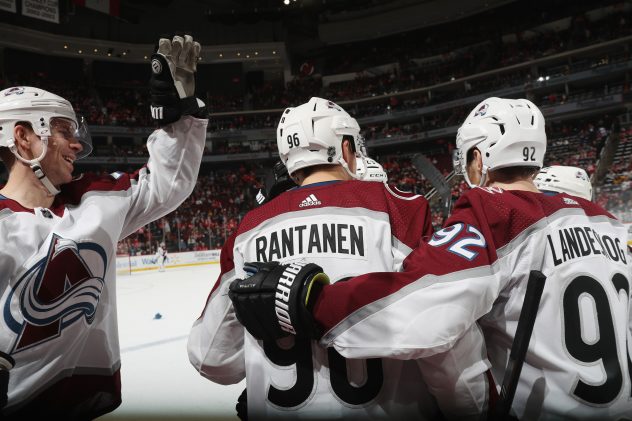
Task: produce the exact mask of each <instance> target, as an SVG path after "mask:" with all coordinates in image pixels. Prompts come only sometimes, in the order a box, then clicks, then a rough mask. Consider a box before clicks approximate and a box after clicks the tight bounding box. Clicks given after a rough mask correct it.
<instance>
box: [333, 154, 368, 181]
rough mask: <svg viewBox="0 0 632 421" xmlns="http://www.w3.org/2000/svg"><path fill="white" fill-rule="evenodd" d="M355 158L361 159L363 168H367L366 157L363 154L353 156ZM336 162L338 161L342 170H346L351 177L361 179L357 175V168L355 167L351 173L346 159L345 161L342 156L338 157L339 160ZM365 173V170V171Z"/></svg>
mask: <svg viewBox="0 0 632 421" xmlns="http://www.w3.org/2000/svg"><path fill="white" fill-rule="evenodd" d="M355 157H356V158H357V159H361V160H362V165H364V168H367V162H366V157H365V156H364V155H356V156H355ZM338 163H340V165H342V168H344V170H345V171H346V172H347V174H349V175H350V176H351V178H352V179H354V180H362V177H361V176H359V175H358V173H357V171H358V169H357V168H356V172H355V173H352V172H351V170H350V169H349V164H347V161H345V160H344V159H343V158H342V157H340V160H339V161H338ZM365 174H366V172H365Z"/></svg>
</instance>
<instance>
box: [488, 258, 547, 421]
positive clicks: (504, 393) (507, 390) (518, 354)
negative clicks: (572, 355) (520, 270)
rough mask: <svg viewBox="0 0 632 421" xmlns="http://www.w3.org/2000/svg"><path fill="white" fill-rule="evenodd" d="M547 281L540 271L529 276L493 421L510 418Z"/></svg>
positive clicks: (532, 272) (535, 271) (534, 271)
mask: <svg viewBox="0 0 632 421" xmlns="http://www.w3.org/2000/svg"><path fill="white" fill-rule="evenodd" d="M545 281H546V276H544V274H543V273H542V272H540V271H538V270H532V271H531V273H530V274H529V280H528V282H527V291H526V293H525V296H524V303H523V304H522V310H521V311H520V318H519V319H518V327H517V328H516V335H515V337H514V340H513V343H512V345H511V352H510V353H509V361H508V362H507V368H506V369H505V376H504V377H503V383H502V386H501V388H500V397H499V400H498V403H497V404H496V408H495V410H494V415H493V416H492V417H491V419H492V420H496V421H499V420H505V419H508V417H509V411H510V409H511V404H512V403H513V399H514V395H515V394H516V388H517V386H518V379H520V372H521V371H522V365H523V363H524V359H525V356H526V355H527V349H528V348H529V341H530V340H531V333H532V332H533V325H534V324H535V318H536V316H537V314H538V308H539V307H540V299H541V298H542V291H543V290H544V283H545Z"/></svg>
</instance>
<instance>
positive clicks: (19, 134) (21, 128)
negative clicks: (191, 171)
mask: <svg viewBox="0 0 632 421" xmlns="http://www.w3.org/2000/svg"><path fill="white" fill-rule="evenodd" d="M32 131H33V129H31V127H30V126H29V125H28V124H24V123H17V124H16V125H15V127H14V128H13V140H14V141H15V146H16V147H21V148H22V149H29V148H30V143H31V141H30V140H29V138H28V135H29V134H30V133H31V132H32Z"/></svg>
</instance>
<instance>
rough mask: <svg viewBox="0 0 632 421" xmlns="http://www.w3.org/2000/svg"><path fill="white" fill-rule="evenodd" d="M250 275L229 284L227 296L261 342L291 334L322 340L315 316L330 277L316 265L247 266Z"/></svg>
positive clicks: (237, 313)
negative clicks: (317, 303)
mask: <svg viewBox="0 0 632 421" xmlns="http://www.w3.org/2000/svg"><path fill="white" fill-rule="evenodd" d="M244 270H245V271H246V272H247V273H250V274H252V275H251V276H249V277H247V278H244V279H236V280H235V281H233V282H232V283H231V284H230V287H229V289H228V296H229V297H230V299H231V301H232V302H233V307H234V308H235V314H236V316H237V319H238V320H239V322H240V323H241V324H242V325H243V326H244V327H245V328H246V330H248V332H250V334H251V335H252V336H253V337H255V338H256V339H259V340H264V341H271V340H276V339H279V338H282V337H285V336H288V335H297V336H304V337H309V338H314V339H316V338H319V337H320V336H321V334H322V332H320V330H319V329H318V327H317V326H316V324H315V322H314V319H313V317H312V310H313V306H314V303H315V302H316V298H317V297H318V295H319V294H320V291H321V290H322V288H323V286H325V285H327V284H329V278H328V277H327V275H325V273H323V268H321V267H320V266H318V265H316V264H313V263H304V262H300V263H290V264H283V265H282V264H280V263H278V262H268V263H256V262H255V263H246V264H245V265H244Z"/></svg>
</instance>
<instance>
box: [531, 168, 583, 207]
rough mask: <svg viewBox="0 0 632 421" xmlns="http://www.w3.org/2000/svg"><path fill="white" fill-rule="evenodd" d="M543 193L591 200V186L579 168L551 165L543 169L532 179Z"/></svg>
mask: <svg viewBox="0 0 632 421" xmlns="http://www.w3.org/2000/svg"><path fill="white" fill-rule="evenodd" d="M533 182H534V184H535V186H536V187H537V188H538V190H540V191H541V192H543V193H568V194H570V195H572V196H577V197H581V198H582V199H586V200H592V184H591V183H590V177H588V174H586V171H585V170H583V169H582V168H579V167H572V166H565V165H552V166H550V167H544V168H542V169H541V170H540V172H539V173H538V175H537V176H536V177H535V178H534V179H533Z"/></svg>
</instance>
